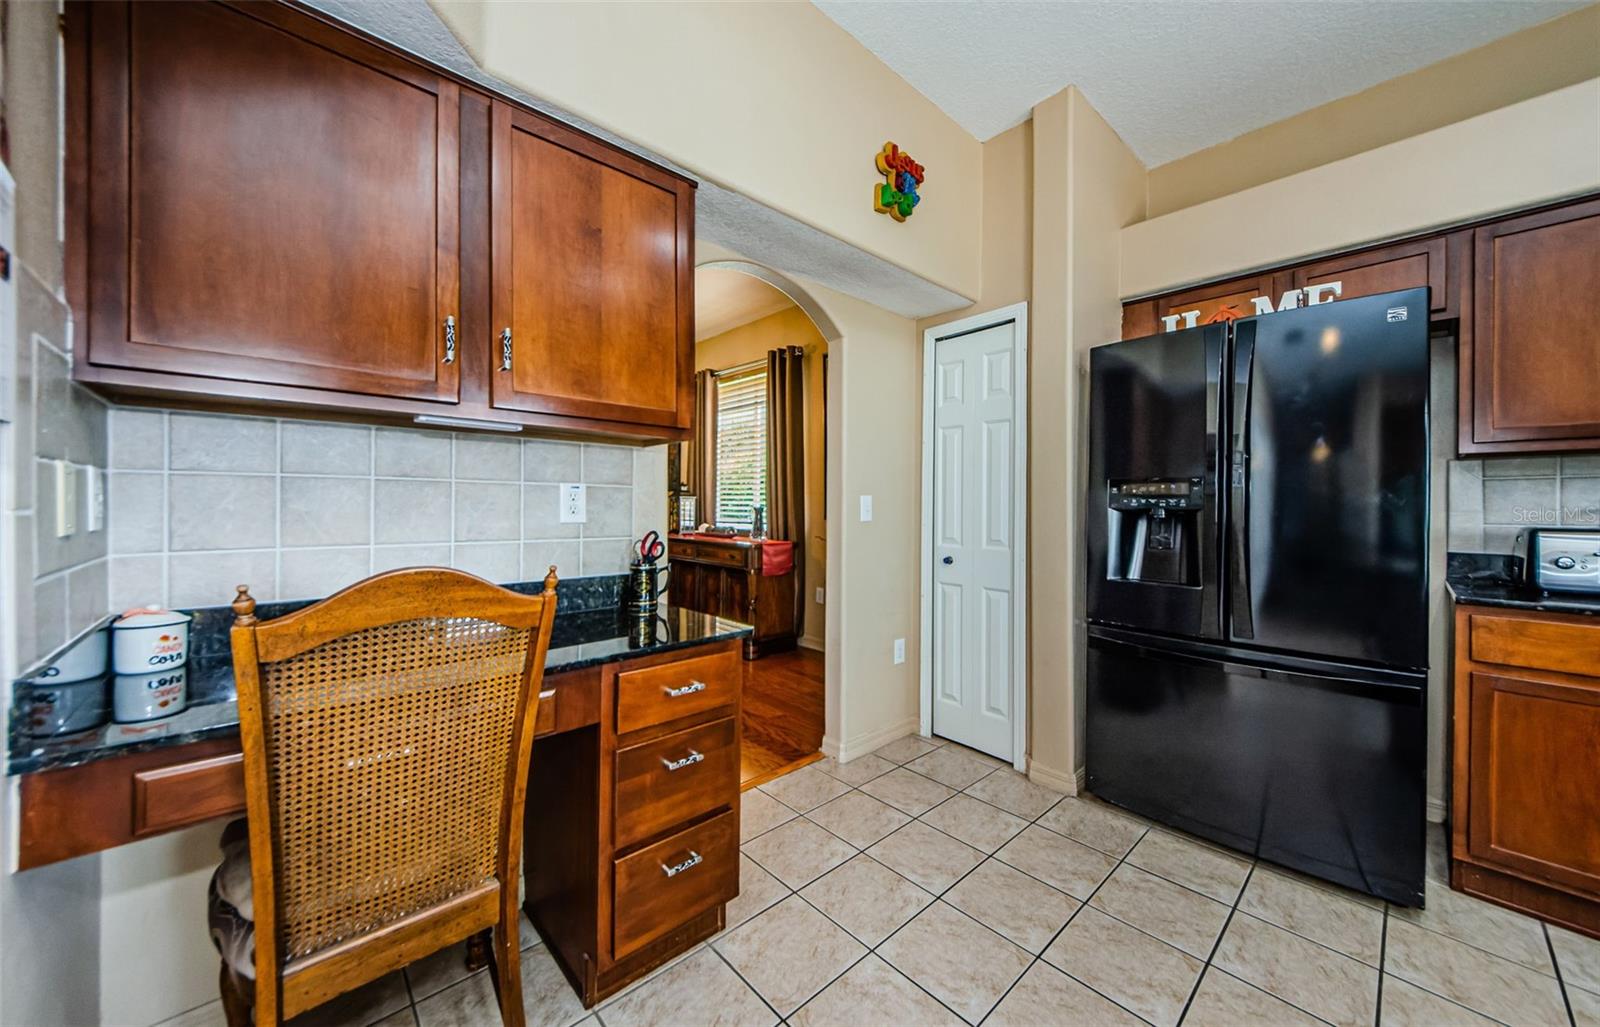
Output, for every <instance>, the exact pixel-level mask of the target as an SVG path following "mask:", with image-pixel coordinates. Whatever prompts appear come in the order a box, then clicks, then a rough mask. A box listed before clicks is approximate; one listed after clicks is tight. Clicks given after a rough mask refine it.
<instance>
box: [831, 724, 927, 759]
mask: <svg viewBox="0 0 1600 1027" xmlns="http://www.w3.org/2000/svg"><path fill="white" fill-rule="evenodd" d="M920 724H921V721H919V720H918V719H917V718H916V717H910V718H908V719H906V720H902V721H901V722H900V723H898V724H891V725H890V726H888V727H886V728H884V729H883V730H881V731H873V732H872V733H870V734H865V735H860V736H858V737H856V738H851V739H848V740H846V741H843V742H840V743H838V750H839V751H838V752H836V753H829V755H830V756H832V757H833V758H834V759H836V760H838V761H839V762H840V763H848V762H850V761H851V760H853V759H855V758H856V757H857V756H865V755H866V754H867V753H869V752H872V751H873V750H874V749H881V748H882V747H883V746H885V745H888V744H889V743H890V742H892V741H894V740H895V739H897V738H904V737H905V736H906V735H914V734H916V733H917V727H918V726H919V725H920ZM822 751H823V752H828V739H827V738H826V737H824V738H823V739H822Z"/></svg>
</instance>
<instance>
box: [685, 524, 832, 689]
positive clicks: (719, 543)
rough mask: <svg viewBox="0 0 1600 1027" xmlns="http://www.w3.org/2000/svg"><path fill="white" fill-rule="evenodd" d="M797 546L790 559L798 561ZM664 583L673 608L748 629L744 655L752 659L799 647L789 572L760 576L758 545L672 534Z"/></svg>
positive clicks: (748, 542) (792, 577) (744, 541)
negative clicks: (737, 623)
mask: <svg viewBox="0 0 1600 1027" xmlns="http://www.w3.org/2000/svg"><path fill="white" fill-rule="evenodd" d="M798 549H799V545H798V543H797V544H796V550H797V551H796V553H795V556H794V558H795V559H796V560H799V559H801V555H800V553H799V552H798ZM667 558H668V560H669V561H670V563H671V573H670V576H669V578H668V580H667V585H668V596H669V599H670V601H671V603H672V605H673V606H678V607H682V608H684V609H686V610H699V611H701V612H702V613H709V614H711V615H713V616H716V617H727V618H729V619H731V620H736V621H742V622H743V623H745V624H750V625H753V626H754V628H755V633H754V634H753V635H751V636H750V637H749V638H746V639H745V641H744V656H745V659H747V660H754V659H756V658H758V657H761V656H765V655H766V654H768V653H777V652H784V651H787V650H789V649H793V648H794V647H795V646H796V645H797V644H798V640H799V638H798V636H797V635H796V634H795V628H794V600H795V595H794V590H795V582H794V571H792V570H791V571H789V572H788V573H786V574H765V573H763V572H762V566H761V543H758V542H751V541H749V540H746V539H726V540H723V539H711V538H706V537H705V536H703V535H694V536H688V535H674V536H672V537H671V538H670V539H668V543H667Z"/></svg>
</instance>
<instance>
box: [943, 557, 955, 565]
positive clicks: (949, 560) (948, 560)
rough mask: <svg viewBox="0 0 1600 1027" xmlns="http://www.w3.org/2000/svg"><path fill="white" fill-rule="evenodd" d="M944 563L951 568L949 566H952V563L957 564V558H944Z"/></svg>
mask: <svg viewBox="0 0 1600 1027" xmlns="http://www.w3.org/2000/svg"><path fill="white" fill-rule="evenodd" d="M943 562H944V564H945V565H946V566H949V565H950V564H952V563H955V562H956V558H955V557H953V556H947V557H945V558H944V561H943Z"/></svg>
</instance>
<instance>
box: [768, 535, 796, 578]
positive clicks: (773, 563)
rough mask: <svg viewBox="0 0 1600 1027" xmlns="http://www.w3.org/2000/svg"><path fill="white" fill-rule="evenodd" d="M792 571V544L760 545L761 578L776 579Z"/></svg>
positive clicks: (774, 543)
mask: <svg viewBox="0 0 1600 1027" xmlns="http://www.w3.org/2000/svg"><path fill="white" fill-rule="evenodd" d="M792 570H794V543H793V542H773V541H769V542H763V543H761V576H762V577H764V578H776V577H780V576H781V575H784V574H788V573H789V572H790V571H792Z"/></svg>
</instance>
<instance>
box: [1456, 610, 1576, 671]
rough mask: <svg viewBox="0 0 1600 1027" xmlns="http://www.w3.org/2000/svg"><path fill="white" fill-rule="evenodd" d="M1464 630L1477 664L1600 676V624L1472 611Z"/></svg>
mask: <svg viewBox="0 0 1600 1027" xmlns="http://www.w3.org/2000/svg"><path fill="white" fill-rule="evenodd" d="M1468 630H1469V631H1470V632H1471V636H1470V643H1471V656H1472V659H1473V660H1474V661H1475V662H1477V663H1498V664H1501V665H1504V666H1510V667H1525V668H1527V669H1529V670H1551V671H1555V672H1557V673H1560V674H1583V675H1586V676H1589V677H1596V676H1600V623H1596V624H1574V623H1572V622H1570V621H1564V620H1556V619H1554V618H1552V619H1550V620H1544V619H1534V618H1532V617H1505V616H1497V615H1495V614H1488V613H1474V614H1472V615H1471V617H1469V618H1468Z"/></svg>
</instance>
